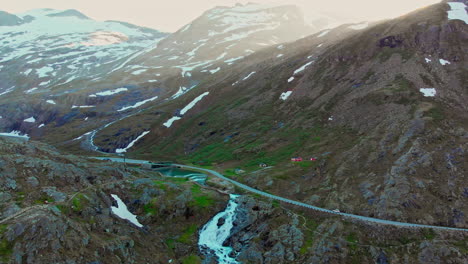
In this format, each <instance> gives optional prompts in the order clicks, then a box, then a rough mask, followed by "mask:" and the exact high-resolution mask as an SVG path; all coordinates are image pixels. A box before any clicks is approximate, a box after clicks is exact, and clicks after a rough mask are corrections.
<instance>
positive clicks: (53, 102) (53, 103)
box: [46, 100, 57, 105]
mask: <svg viewBox="0 0 468 264" xmlns="http://www.w3.org/2000/svg"><path fill="white" fill-rule="evenodd" d="M46 103H48V104H52V105H56V104H57V103H56V102H55V101H54V100H47V101H46Z"/></svg>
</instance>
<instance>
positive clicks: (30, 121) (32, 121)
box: [23, 116, 36, 123]
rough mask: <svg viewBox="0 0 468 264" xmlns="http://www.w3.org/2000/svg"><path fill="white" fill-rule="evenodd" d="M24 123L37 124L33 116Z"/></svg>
mask: <svg viewBox="0 0 468 264" xmlns="http://www.w3.org/2000/svg"><path fill="white" fill-rule="evenodd" d="M23 121H24V122H27V123H35V122H36V119H35V118H34V117H33V116H31V117H30V118H26V119H25V120H23Z"/></svg>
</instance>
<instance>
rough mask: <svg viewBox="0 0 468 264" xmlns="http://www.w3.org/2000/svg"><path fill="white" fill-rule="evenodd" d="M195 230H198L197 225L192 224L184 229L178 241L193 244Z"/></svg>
mask: <svg viewBox="0 0 468 264" xmlns="http://www.w3.org/2000/svg"><path fill="white" fill-rule="evenodd" d="M195 232H197V225H195V224H191V225H190V226H188V227H187V228H186V229H185V230H184V232H183V233H182V235H180V237H179V238H178V239H177V241H178V242H180V243H184V244H192V238H193V237H194V234H195Z"/></svg>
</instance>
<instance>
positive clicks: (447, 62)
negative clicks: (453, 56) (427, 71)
mask: <svg viewBox="0 0 468 264" xmlns="http://www.w3.org/2000/svg"><path fill="white" fill-rule="evenodd" d="M439 62H440V64H442V65H447V64H450V61H448V60H444V59H439Z"/></svg>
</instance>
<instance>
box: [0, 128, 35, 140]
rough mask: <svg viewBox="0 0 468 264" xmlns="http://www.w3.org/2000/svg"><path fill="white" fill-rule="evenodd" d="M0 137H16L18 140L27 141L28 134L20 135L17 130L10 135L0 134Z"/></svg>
mask: <svg viewBox="0 0 468 264" xmlns="http://www.w3.org/2000/svg"><path fill="white" fill-rule="evenodd" d="M0 136H7V137H18V138H25V139H29V136H28V134H21V131H18V130H13V131H11V132H10V133H0Z"/></svg>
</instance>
